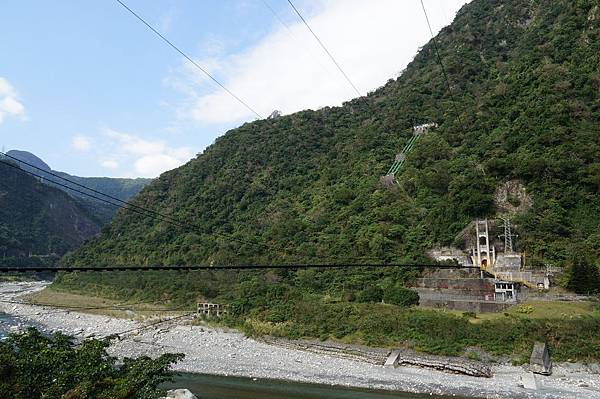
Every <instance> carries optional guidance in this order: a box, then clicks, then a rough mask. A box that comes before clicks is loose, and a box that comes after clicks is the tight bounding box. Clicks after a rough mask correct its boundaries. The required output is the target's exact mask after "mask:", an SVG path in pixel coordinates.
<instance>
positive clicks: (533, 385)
mask: <svg viewBox="0 0 600 399" xmlns="http://www.w3.org/2000/svg"><path fill="white" fill-rule="evenodd" d="M521 384H523V388H525V389H531V390H534V391H537V390H538V389H539V388H540V385H539V383H538V381H537V379H536V378H535V374H533V373H532V372H528V373H525V374H523V375H522V376H521Z"/></svg>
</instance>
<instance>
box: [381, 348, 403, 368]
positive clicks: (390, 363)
mask: <svg viewBox="0 0 600 399" xmlns="http://www.w3.org/2000/svg"><path fill="white" fill-rule="evenodd" d="M399 356H400V351H399V350H393V351H392V353H390V355H389V356H388V358H387V359H386V361H385V364H384V366H385V367H396V364H397V363H398V357H399Z"/></svg>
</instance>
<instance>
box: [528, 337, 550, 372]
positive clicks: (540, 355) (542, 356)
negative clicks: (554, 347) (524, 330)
mask: <svg viewBox="0 0 600 399" xmlns="http://www.w3.org/2000/svg"><path fill="white" fill-rule="evenodd" d="M529 370H531V371H532V372H534V373H536V374H543V375H550V374H552V360H550V353H549V352H548V345H546V344H545V343H543V342H536V343H535V344H534V345H533V351H532V352H531V359H530V360H529Z"/></svg>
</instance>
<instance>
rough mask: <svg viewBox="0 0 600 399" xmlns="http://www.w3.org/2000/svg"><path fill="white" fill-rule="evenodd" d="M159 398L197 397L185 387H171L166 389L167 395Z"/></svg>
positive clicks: (194, 398) (188, 398)
mask: <svg viewBox="0 0 600 399" xmlns="http://www.w3.org/2000/svg"><path fill="white" fill-rule="evenodd" d="M160 399H198V398H197V397H196V395H194V394H193V393H191V392H190V391H189V390H187V389H172V390H170V391H167V396H164V397H162V398H160Z"/></svg>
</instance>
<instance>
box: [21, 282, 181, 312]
mask: <svg viewBox="0 0 600 399" xmlns="http://www.w3.org/2000/svg"><path fill="white" fill-rule="evenodd" d="M22 299H24V300H25V301H27V302H32V303H39V304H45V305H49V306H58V307H66V309H68V310H72V311H77V312H81V313H89V314H97V315H104V316H111V317H117V318H122V319H145V318H148V317H155V316H164V315H167V314H168V315H173V316H175V315H177V314H178V313H179V312H173V311H169V310H170V309H169V308H168V307H166V306H164V305H154V304H151V303H132V302H130V301H117V300H114V299H108V298H101V297H97V296H88V295H81V294H74V293H70V292H66V291H62V290H57V289H55V288H53V287H47V288H45V289H43V290H42V291H38V292H36V293H34V294H30V295H26V296H23V297H22ZM185 312H186V311H181V312H180V313H181V314H183V313H185Z"/></svg>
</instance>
